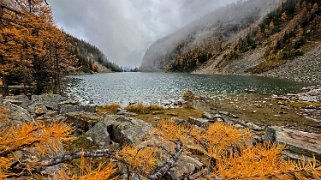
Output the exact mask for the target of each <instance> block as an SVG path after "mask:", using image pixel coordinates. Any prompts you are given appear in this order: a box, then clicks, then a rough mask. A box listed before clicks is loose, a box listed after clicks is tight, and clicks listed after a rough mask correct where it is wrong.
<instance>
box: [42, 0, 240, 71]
mask: <svg viewBox="0 0 321 180" xmlns="http://www.w3.org/2000/svg"><path fill="white" fill-rule="evenodd" d="M235 1H236V0H90V1H88V0H50V1H48V2H49V3H50V5H51V6H52V9H53V13H54V17H55V20H56V23H57V25H58V26H59V27H61V28H63V30H64V31H66V32H67V33H70V34H72V35H74V36H76V37H78V38H81V39H84V40H86V41H88V42H90V43H92V44H94V45H95V46H97V47H98V48H100V49H101V50H102V51H103V52H104V53H105V54H106V56H107V57H108V58H109V59H110V60H111V61H113V62H115V63H117V64H119V65H121V66H124V67H135V66H139V65H140V63H141V60H142V57H143V55H144V53H145V52H146V50H147V48H148V47H149V46H150V45H151V44H152V43H154V42H155V41H156V40H158V39H160V38H162V37H164V36H166V35H168V34H170V33H172V32H175V31H176V30H178V29H180V28H182V27H184V26H185V25H187V24H188V23H191V22H192V21H195V20H196V19H198V18H200V17H202V16H204V15H206V14H208V13H211V12H213V11H215V10H216V9H217V8H219V7H222V6H224V5H226V4H229V3H231V2H235Z"/></svg>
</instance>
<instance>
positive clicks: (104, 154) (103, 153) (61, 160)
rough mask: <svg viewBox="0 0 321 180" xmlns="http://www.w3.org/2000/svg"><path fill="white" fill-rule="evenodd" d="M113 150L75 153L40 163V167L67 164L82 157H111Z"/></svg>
mask: <svg viewBox="0 0 321 180" xmlns="http://www.w3.org/2000/svg"><path fill="white" fill-rule="evenodd" d="M114 152H115V150H114V149H101V150H94V151H77V152H73V153H67V154H63V155H59V156H56V157H54V158H52V159H50V160H45V161H41V165H40V166H42V167H48V166H54V165H57V164H60V163H64V162H69V161H72V160H74V159H79V158H81V157H82V156H83V157H111V156H112V155H113V154H114Z"/></svg>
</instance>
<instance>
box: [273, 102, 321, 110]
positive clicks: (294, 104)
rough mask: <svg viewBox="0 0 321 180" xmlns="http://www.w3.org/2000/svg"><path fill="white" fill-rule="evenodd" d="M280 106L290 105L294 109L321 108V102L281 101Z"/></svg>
mask: <svg viewBox="0 0 321 180" xmlns="http://www.w3.org/2000/svg"><path fill="white" fill-rule="evenodd" d="M279 104H283V105H288V106H291V107H294V108H303V107H309V106H313V107H321V102H303V101H300V102H297V101H285V100H284V101H279Z"/></svg>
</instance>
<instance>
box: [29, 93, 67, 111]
mask: <svg viewBox="0 0 321 180" xmlns="http://www.w3.org/2000/svg"><path fill="white" fill-rule="evenodd" d="M65 100H66V98H65V97H63V96H61V95H59V94H43V95H33V96H31V102H32V104H41V105H44V106H46V108H48V109H49V110H55V111H58V110H59V103H60V102H62V101H65Z"/></svg>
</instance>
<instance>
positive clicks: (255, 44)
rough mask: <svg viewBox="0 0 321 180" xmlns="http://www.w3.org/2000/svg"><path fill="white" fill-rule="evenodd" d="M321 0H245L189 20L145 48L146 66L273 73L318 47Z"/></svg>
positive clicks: (144, 64)
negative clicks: (178, 29)
mask: <svg viewBox="0 0 321 180" xmlns="http://www.w3.org/2000/svg"><path fill="white" fill-rule="evenodd" d="M320 4H321V2H320V0H284V1H282V2H278V1H266V0H249V1H241V2H239V3H237V4H234V5H230V6H228V7H225V8H222V9H221V10H219V11H216V12H214V13H213V14H211V15H209V16H208V17H213V19H215V20H213V19H212V20H213V21H211V22H208V23H207V24H204V23H198V25H196V26H193V27H192V28H191V26H192V25H190V27H186V28H184V29H183V30H180V31H178V32H176V33H174V34H172V35H170V36H168V37H166V38H164V39H161V40H159V41H158V42H156V43H155V44H154V45H152V46H151V48H149V50H148V51H147V52H146V55H145V57H144V60H143V63H142V68H143V69H148V68H150V67H154V68H160V69H162V70H166V71H180V72H194V73H202V74H216V73H238V74H241V73H254V74H261V73H264V72H268V71H270V70H272V69H274V68H276V67H279V66H282V65H284V64H286V63H288V62H290V61H291V60H293V59H295V58H296V57H298V56H301V55H304V54H305V53H307V52H308V51H310V50H313V49H314V48H316V47H317V46H318V42H320V41H321V38H320V37H321V11H320V10H321V8H320ZM208 17H205V18H203V19H201V20H200V22H207V20H208ZM206 18H207V19H206ZM216 18H217V19H216ZM204 19H205V20H204ZM194 24H195V23H194ZM204 32H205V33H204ZM175 35H181V36H178V37H175ZM168 44H170V46H169V48H167V49H166V48H165V47H166V45H168ZM163 49H166V51H163ZM319 72H321V67H320V71H319Z"/></svg>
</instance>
